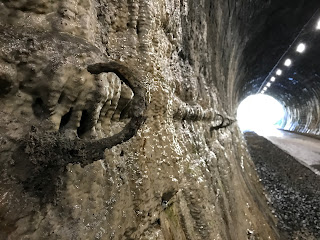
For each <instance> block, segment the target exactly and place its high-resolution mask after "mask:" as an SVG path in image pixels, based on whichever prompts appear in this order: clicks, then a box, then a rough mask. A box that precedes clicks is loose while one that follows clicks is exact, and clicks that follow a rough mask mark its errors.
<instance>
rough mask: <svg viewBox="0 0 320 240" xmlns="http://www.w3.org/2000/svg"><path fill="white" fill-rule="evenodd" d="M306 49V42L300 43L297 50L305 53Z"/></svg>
mask: <svg viewBox="0 0 320 240" xmlns="http://www.w3.org/2000/svg"><path fill="white" fill-rule="evenodd" d="M305 50H306V45H305V44H304V43H300V44H299V45H298V47H297V52H299V53H303V52H304V51H305Z"/></svg>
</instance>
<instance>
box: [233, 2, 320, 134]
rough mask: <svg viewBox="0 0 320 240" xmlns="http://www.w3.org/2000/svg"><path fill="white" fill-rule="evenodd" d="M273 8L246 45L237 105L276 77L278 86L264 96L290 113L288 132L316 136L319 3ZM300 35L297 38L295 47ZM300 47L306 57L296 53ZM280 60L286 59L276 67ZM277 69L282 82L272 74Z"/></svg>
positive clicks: (261, 18) (319, 74) (319, 76)
mask: <svg viewBox="0 0 320 240" xmlns="http://www.w3.org/2000/svg"><path fill="white" fill-rule="evenodd" d="M269 6H270V7H269V8H268V9H267V10H266V11H264V12H263V14H261V15H260V16H257V18H256V20H257V21H256V22H257V24H256V25H255V27H254V28H252V29H251V32H252V36H253V37H252V38H250V40H249V41H248V42H247V44H246V47H245V49H244V54H243V59H242V61H243V64H242V66H243V67H244V68H245V69H244V72H245V74H244V76H245V77H243V78H241V79H240V80H239V81H238V82H237V83H236V84H237V85H236V89H237V92H236V99H237V100H238V103H239V102H240V101H241V100H242V99H244V98H245V97H246V96H249V95H251V94H256V93H257V92H258V90H259V88H260V87H261V86H264V85H265V84H266V83H267V82H269V79H270V77H271V76H275V77H277V80H276V81H275V82H274V83H273V84H272V86H271V87H270V88H269V89H268V90H267V91H266V92H265V93H266V94H268V95H270V96H273V97H274V98H276V99H277V100H279V101H280V102H282V103H283V105H284V106H285V107H286V109H287V112H288V119H287V120H288V123H287V127H286V128H287V129H291V130H296V131H302V132H309V131H311V132H313V133H318V132H317V129H318V128H319V126H318V125H319V92H320V91H319V90H320V84H319V82H320V81H319V80H320V58H319V56H320V47H319V46H318V42H319V40H320V30H318V31H317V30H316V24H317V22H318V20H319V19H320V11H317V9H318V8H319V7H320V3H319V1H277V2H276V1H272V2H271V4H270V5H269ZM310 19H311V20H310ZM309 20H310V22H309V23H308V21H309ZM306 23H308V24H306ZM304 26H305V27H304ZM303 28H304V29H303ZM302 29H303V31H302V32H301V34H300V35H299V33H300V31H301V30H302ZM298 35H299V38H298V39H297V41H296V42H295V43H294V44H292V43H293V42H294V40H295V39H296V37H297V36H298ZM300 42H304V43H305V44H306V46H307V49H306V51H305V52H304V53H302V54H301V53H298V52H296V46H297V45H298V43H300ZM291 44H292V46H291V47H290V45H291ZM288 49H289V50H288ZM287 50H288V52H287V53H286V54H284V53H285V52H286V51H287ZM283 54H284V55H283ZM282 56H283V59H282V60H281V61H280V62H279V64H278V65H277V63H278V61H279V60H280V59H281V57H282ZM287 58H290V59H292V62H293V63H292V65H291V66H290V67H289V68H288V67H285V66H284V65H283V63H284V61H285V59H287ZM275 66H277V68H278V67H279V68H281V69H282V70H283V74H282V75H281V76H276V75H275V74H274V72H272V70H273V68H274V67H275ZM277 68H275V69H274V71H275V70H276V69H277ZM265 80H266V81H265ZM264 81H265V82H264Z"/></svg>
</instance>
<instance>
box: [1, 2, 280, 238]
mask: <svg viewBox="0 0 320 240" xmlns="http://www.w3.org/2000/svg"><path fill="white" fill-rule="evenodd" d="M258 6H259V3H258V2H253V3H251V1H243V2H242V3H239V2H232V1H231V2H230V1H206V0H200V1H197V3H195V2H193V1H191V0H190V1H187V0H181V1H177V0H157V1H147V0H139V1H137V0H127V1H124V0H120V1H119V0H117V1H115V0H66V1H59V0H56V1H42V0H32V1H22V0H15V1H6V0H5V1H2V2H1V3H0V16H1V17H0V29H1V33H2V34H1V35H0V47H1V48H0V84H1V91H0V94H1V102H0V109H1V110H0V118H1V121H0V131H1V132H0V133H1V139H0V140H1V148H0V151H1V155H0V157H1V158H0V161H1V166H2V168H1V170H0V171H1V174H0V238H1V239H68V240H69V239H175V240H176V239H223V240H225V239H235V240H236V239H277V238H279V236H278V235H277V233H276V230H275V229H274V222H275V220H274V219H273V218H272V216H271V215H270V214H269V210H268V208H267V205H266V201H265V199H264V195H263V192H262V188H261V186H260V184H259V182H258V179H257V177H256V173H255V171H254V167H253V164H252V162H251V160H250V158H249V155H248V152H247V150H246V146H245V145H244V143H243V140H242V137H241V134H240V131H239V129H238V127H237V126H236V125H235V124H234V123H233V118H232V109H233V108H232V106H233V102H232V101H233V100H234V98H233V96H234V89H233V84H232V83H234V78H235V76H236V75H237V74H239V73H240V70H239V68H238V67H239V58H240V56H241V53H242V50H243V49H244V46H245V44H246V36H245V33H246V32H247V30H245V29H246V28H245V27H244V25H243V24H244V22H246V21H252V19H253V17H252V16H253V15H254V10H255V9H257V7H258ZM242 30H243V31H244V32H241V31H242ZM229 83H230V84H229Z"/></svg>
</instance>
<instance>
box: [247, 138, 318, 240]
mask: <svg viewBox="0 0 320 240" xmlns="http://www.w3.org/2000/svg"><path fill="white" fill-rule="evenodd" d="M245 139H246V141H247V144H248V148H249V152H250V155H251V156H252V160H253V162H254V164H255V167H256V169H257V172H258V175H259V177H260V179H261V182H262V184H263V186H264V188H265V192H266V194H267V196H268V200H269V204H270V206H271V208H273V213H274V214H275V215H276V216H277V218H278V224H277V227H278V228H279V232H280V234H281V235H282V238H281V239H308V240H309V239H320V201H319V199H320V184H319V183H320V176H318V175H316V174H314V173H313V172H312V171H311V170H310V169H308V168H307V167H305V166H303V165H301V164H300V163H299V162H298V161H297V160H295V159H294V158H293V157H292V156H290V155H288V154H287V153H285V152H283V151H282V150H281V149H279V148H278V147H276V146H275V145H273V144H272V143H271V142H269V141H268V140H266V139H265V138H263V137H261V136H259V135H257V134H255V133H253V132H247V133H245Z"/></svg>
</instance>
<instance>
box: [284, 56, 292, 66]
mask: <svg viewBox="0 0 320 240" xmlns="http://www.w3.org/2000/svg"><path fill="white" fill-rule="evenodd" d="M291 64H292V61H291V60H290V59H289V58H288V59H287V60H286V61H285V62H284V65H285V66H287V67H290V66H291Z"/></svg>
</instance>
